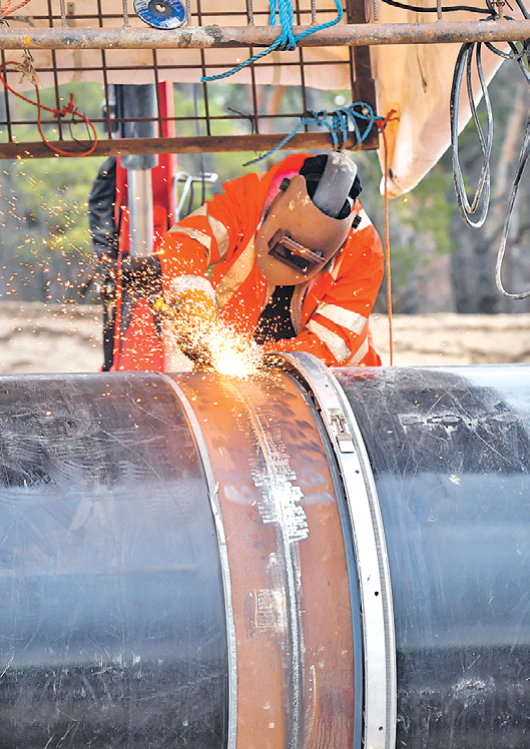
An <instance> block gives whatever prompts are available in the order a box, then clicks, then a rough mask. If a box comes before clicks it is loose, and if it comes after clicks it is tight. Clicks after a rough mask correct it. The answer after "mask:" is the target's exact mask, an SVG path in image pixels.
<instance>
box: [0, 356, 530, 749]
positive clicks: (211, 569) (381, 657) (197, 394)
mask: <svg viewBox="0 0 530 749" xmlns="http://www.w3.org/2000/svg"><path fill="white" fill-rule="evenodd" d="M286 360H287V365H288V367H289V368H290V370H289V373H287V372H284V373H281V374H276V375H275V376H274V377H272V378H270V379H268V378H260V379H257V380H246V381H242V380H241V381H238V380H230V379H228V378H223V377H220V376H217V375H204V374H188V375H181V376H175V377H173V378H170V377H168V376H165V375H156V374H150V375H149V374H146V375H140V374H132V373H125V374H113V375H103V374H100V375H71V376H41V377H20V378H19V377H4V378H2V379H1V380H0V424H1V430H0V595H1V600H2V602H3V604H2V607H1V609H0V715H1V717H2V720H1V723H0V749H4V748H5V749H22V747H28V746H30V747H36V746H42V747H45V746H46V747H49V748H50V749H51V748H52V747H54V748H55V747H57V749H59V747H61V748H67V747H72V748H73V747H81V746H83V747H86V746H90V747H94V749H100V748H101V749H103V747H105V749H107V748H108V747H128V748H129V749H134V748H136V747H138V748H139V747H153V748H155V747H156V748H157V749H158V748H160V749H161V748H162V747H164V748H165V747H175V746H187V747H196V748H197V749H198V748H199V747H201V748H204V747H212V748H213V747H215V748H216V749H217V747H219V749H221V748H224V747H229V748H230V749H233V748H234V747H236V746H238V747H239V746H245V749H247V747H251V746H256V747H258V746H259V747H268V746H270V747H280V746H289V747H300V749H301V747H310V748H311V749H321V747H322V749H323V748H324V747H327V746H334V747H337V749H338V748H339V747H345V748H346V747H348V749H351V747H352V746H353V749H361V740H362V737H363V736H364V739H365V741H366V743H367V744H368V743H369V745H370V746H372V747H375V748H376V749H395V747H397V749H400V748H401V747H408V748H409V749H464V748H465V749H523V748H524V749H526V747H527V746H528V734H527V723H526V718H525V715H526V707H527V705H528V684H529V675H528V672H527V669H528V663H529V657H528V656H529V642H530V634H529V622H528V609H529V607H528V592H527V589H528V582H527V581H528V579H529V577H530V565H529V556H528V525H529V518H528V507H529V502H528V498H529V497H530V479H529V469H530V450H529V438H530V368H528V367H524V366H521V367H518V366H514V367H480V368H478V367H473V368H454V369H379V370H361V369H351V370H348V369H343V370H335V373H334V374H335V377H333V375H332V374H331V373H329V372H328V371H327V370H325V369H324V368H323V367H321V366H320V365H319V364H318V362H316V360H313V359H312V357H307V356H295V355H292V356H289V357H286ZM329 393H333V394H335V396H336V397H337V399H338V400H337V402H336V403H335V402H332V401H330V400H329V398H330V396H329ZM315 404H316V405H317V406H318V409H317V408H315ZM337 404H339V407H337ZM348 461H350V462H349V463H348ZM351 461H354V462H353V463H352V462H351ZM355 461H357V462H355ZM363 487H367V488H366V492H367V493H366V496H367V497H368V500H369V504H368V505H367V507H369V509H370V513H371V514H369V515H368V516H365V515H363V514H362V513H363V511H362V501H363V499H362V493H363V491H364V489H363ZM335 516H336V518H335V519H334V517H335ZM379 516H380V517H379ZM366 517H368V518H369V521H368V523H367V524H365V525H363V524H364V523H366ZM363 518H364V519H363ZM378 518H379V519H378ZM323 529H324V530H323ZM374 529H375V532H374V534H373V535H374V539H375V541H376V547H377V548H375V552H376V554H375V557H374V558H376V559H377V563H376V567H377V569H375V567H374V569H373V570H371V571H370V575H369V576H367V575H366V574H365V572H366V570H367V569H368V567H369V565H370V564H371V562H370V558H369V553H368V555H367V546H366V539H367V538H368V537H369V536H370V534H372V533H373V531H374ZM225 530H226V535H225V533H224V531H225ZM368 552H369V549H368ZM330 559H331V562H330ZM372 572H373V575H372ZM387 572H388V579H386V578H385V575H386V573H387ZM377 576H379V583H378V585H377V586H376V588H375V589H373V588H371V587H370V586H371V584H372V578H375V577H377ZM368 578H370V579H368ZM333 586H342V587H337V588H334V587H333ZM328 589H329V590H331V593H329V594H328V593H327V591H328ZM350 589H351V591H352V592H351V595H350V594H349V593H348V590H350ZM326 595H328V596H329V598H326ZM372 598H373V601H372ZM382 599H384V601H383V605H382V608H381V609H377V607H376V608H374V605H373V602H377V605H379V603H380V602H381V600H382ZM331 602H334V603H331ZM359 602H360V605H361V612H360V613H361V615H360V616H359V613H358V607H359ZM378 612H379V613H378ZM379 616H380V619H378V617H379ZM379 626H381V628H382V629H381V632H382V633H383V630H384V633H383V634H384V636H383V634H381V637H379V635H378V632H377V631H376V630H377V629H378V627H379ZM378 637H379V639H378ZM337 643H338V644H337ZM334 648H335V650H334ZM353 650H354V651H355V653H353V652H352V651H353ZM341 654H342V655H341ZM349 664H351V665H349ZM393 664H395V666H397V670H396V669H395V668H394V665H393ZM349 669H354V670H355V672H356V673H355V674H353V673H351V674H350V673H349ZM381 674H383V675H384V683H383V684H382V689H381ZM244 685H250V686H248V688H247V687H244ZM252 685H254V686H252ZM270 685H272V686H270ZM275 685H276V686H275ZM269 687H270V689H271V690H272V691H271V692H270V694H272V695H273V697H274V690H276V691H277V693H278V697H277V701H276V703H274V700H273V699H271V698H270V697H269V696H268V695H269V692H267V690H268V689H269ZM254 688H255V689H256V692H255V693H253V694H251V695H250V694H249V691H250V690H251V689H254ZM382 692H384V693H385V694H384V695H383V697H384V699H383V697H382V696H381V695H382ZM275 711H276V712H275ZM392 716H394V717H392ZM389 717H390V722H391V725H387V722H386V721H387V719H388V718H389ZM354 723H356V725H355V726H354V725H353V724H354ZM242 742H243V743H242ZM330 742H331V743H330Z"/></svg>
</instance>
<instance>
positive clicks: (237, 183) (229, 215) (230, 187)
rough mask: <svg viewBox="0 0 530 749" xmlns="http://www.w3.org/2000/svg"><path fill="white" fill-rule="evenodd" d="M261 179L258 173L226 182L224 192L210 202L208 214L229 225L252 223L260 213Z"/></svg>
mask: <svg viewBox="0 0 530 749" xmlns="http://www.w3.org/2000/svg"><path fill="white" fill-rule="evenodd" d="M259 204H260V180H259V177H258V176H257V175H256V174H245V175H243V177H238V178H237V179H232V180H229V181H227V182H225V183H224V185H223V193H222V194H218V195H215V196H214V198H213V200H212V201H210V202H209V203H208V214H209V215H210V216H213V217H214V218H216V219H218V220H219V221H221V222H222V223H223V224H225V225H227V226H236V225H237V226H240V225H247V224H248V223H252V222H253V221H254V220H255V217H256V215H257V214H258V213H259Z"/></svg>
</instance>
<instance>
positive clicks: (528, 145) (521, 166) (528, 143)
mask: <svg viewBox="0 0 530 749" xmlns="http://www.w3.org/2000/svg"><path fill="white" fill-rule="evenodd" d="M529 156H530V116H529V117H528V120H527V122H526V133H525V138H524V142H523V147H522V149H521V154H520V156H519V163H518V165H517V171H516V173H515V179H514V181H513V185H512V190H511V193H510V200H509V202H508V210H507V212H506V219H505V221H504V227H503V230H502V239H501V245H500V247H499V252H498V254H497V265H496V268H495V283H496V285H497V288H498V290H499V291H500V292H501V294H502V295H503V296H505V297H506V298H507V299H527V298H528V297H530V289H528V291H522V292H521V293H520V294H512V293H510V292H509V291H506V289H505V288H504V285H503V283H502V278H501V276H502V264H503V261H504V253H505V252H506V243H507V241H508V232H509V230H510V221H511V218H512V212H513V207H514V204H515V198H516V197H517V190H518V188H519V183H520V181H521V177H522V176H523V172H524V170H525V167H526V165H527V163H528V157H529Z"/></svg>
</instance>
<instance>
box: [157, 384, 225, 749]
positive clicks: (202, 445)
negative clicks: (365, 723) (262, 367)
mask: <svg viewBox="0 0 530 749" xmlns="http://www.w3.org/2000/svg"><path fill="white" fill-rule="evenodd" d="M160 377H162V378H163V379H164V380H165V381H166V382H167V383H168V384H169V385H170V386H171V387H172V388H173V390H174V392H175V393H176V395H177V398H178V400H179V402H180V404H181V406H182V408H183V409H184V412H185V413H186V416H187V418H188V421H189V423H190V427H191V431H192V433H193V436H194V437H195V440H196V442H197V448H198V450H199V454H200V457H201V461H202V465H203V468H204V473H205V476H206V482H207V485H208V495H209V499H210V506H211V508H212V514H213V517H214V523H215V530H216V533H217V543H218V545H219V556H220V559H221V575H222V579H223V590H224V600H225V612H226V633H227V645H228V734H227V743H226V747H227V749H235V747H236V739H237V650H236V627H235V623H234V612H233V607H232V586H231V582H230V567H229V563H228V553H227V548H226V536H225V530H224V525H223V517H222V515H221V508H220V506H219V498H218V496H217V485H216V483H215V477H214V473H213V469H212V465H211V463H210V458H209V456H208V450H207V448H206V442H205V441H204V437H203V434H202V431H201V428H200V425H199V422H198V420H197V417H196V416H195V413H194V411H193V409H192V407H191V404H190V402H189V401H188V399H187V398H186V396H185V394H184V392H183V391H182V389H181V388H180V387H179V385H177V383H176V382H175V381H174V380H173V379H172V378H171V377H170V376H169V375H167V374H162V373H161V374H160Z"/></svg>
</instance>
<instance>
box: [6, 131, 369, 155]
mask: <svg viewBox="0 0 530 749" xmlns="http://www.w3.org/2000/svg"><path fill="white" fill-rule="evenodd" d="M285 135H286V134H285V133H278V134H276V135H275V134H269V135H217V136H216V135H211V136H202V137H195V136H194V137H193V138H143V139H139V138H123V139H119V140H100V141H99V142H98V144H97V146H96V148H95V150H94V151H93V153H91V154H90V155H91V156H100V157H101V156H125V155H130V154H150V153H156V154H161V153H178V154H182V153H217V152H232V151H240V152H241V151H255V152H263V153H266V152H267V151H270V150H271V149H273V148H274V147H275V146H277V145H278V143H279V142H280V141H281V140H282V138H284V137H285ZM54 145H59V146H60V148H61V150H63V151H70V152H72V153H79V152H80V151H82V150H83V149H86V150H88V148H90V145H91V144H90V142H89V141H77V142H76V141H71V140H61V141H57V142H56V143H55V144H54ZM331 145H332V138H331V135H330V134H329V133H328V132H322V133H297V135H295V136H293V137H292V138H291V140H290V141H289V142H288V143H287V144H286V145H285V146H283V149H282V150H286V151H289V150H295V151H297V150H299V149H304V148H329V147H330V146H331ZM345 147H346V148H348V149H352V150H354V151H355V150H358V148H359V147H358V146H355V140H354V139H353V138H352V137H349V138H348V139H347V140H346V142H345ZM372 148H377V142H375V143H374V145H373V146H372ZM365 149H366V146H365ZM367 150H369V149H367ZM54 156H55V153H54V152H53V151H52V150H51V149H50V148H48V146H47V145H46V144H45V143H44V142H43V141H35V142H32V143H0V159H16V158H19V157H20V158H22V159H46V158H51V157H54Z"/></svg>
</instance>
